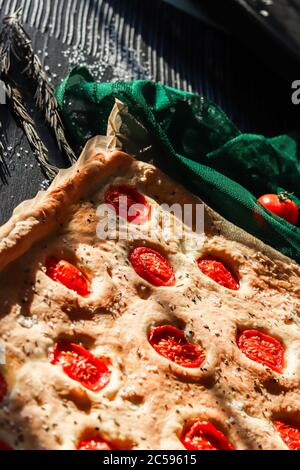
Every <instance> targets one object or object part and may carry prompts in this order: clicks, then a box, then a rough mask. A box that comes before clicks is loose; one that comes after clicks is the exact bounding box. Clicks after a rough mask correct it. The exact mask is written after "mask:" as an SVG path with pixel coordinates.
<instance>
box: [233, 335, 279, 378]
mask: <svg viewBox="0 0 300 470" xmlns="http://www.w3.org/2000/svg"><path fill="white" fill-rule="evenodd" d="M237 344H238V347H239V348H240V349H241V351H242V352H243V353H244V354H245V355H246V356H247V357H248V358H249V359H251V360H252V361H256V362H259V363H260V364H263V365H264V366H267V367H269V368H270V369H272V370H274V371H275V372H278V373H279V374H281V373H282V369H283V360H284V348H283V346H282V344H281V343H280V341H278V340H277V339H275V338H272V336H268V335H265V334H264V333H261V332H260V331H258V330H245V331H243V332H241V333H240V334H239V336H238V340H237Z"/></svg>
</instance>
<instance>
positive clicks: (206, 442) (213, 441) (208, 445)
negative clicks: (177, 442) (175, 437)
mask: <svg viewBox="0 0 300 470" xmlns="http://www.w3.org/2000/svg"><path fill="white" fill-rule="evenodd" d="M181 442H182V444H183V445H184V447H185V448H186V449H188V450H233V447H232V445H231V444H230V442H229V441H228V440H227V439H226V437H225V436H224V434H223V433H222V432H221V431H219V429H217V428H216V427H215V426H214V425H213V424H211V423H210V422H208V421H194V422H193V423H191V425H190V426H189V427H188V428H187V429H186V430H185V432H184V433H183V436H182V437H181Z"/></svg>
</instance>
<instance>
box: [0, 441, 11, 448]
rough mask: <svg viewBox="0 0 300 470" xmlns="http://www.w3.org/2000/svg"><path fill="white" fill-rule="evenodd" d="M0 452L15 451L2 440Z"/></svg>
mask: <svg viewBox="0 0 300 470" xmlns="http://www.w3.org/2000/svg"><path fill="white" fill-rule="evenodd" d="M0 450H14V449H13V448H12V447H11V446H10V445H9V444H7V443H6V442H4V441H2V440H1V439H0Z"/></svg>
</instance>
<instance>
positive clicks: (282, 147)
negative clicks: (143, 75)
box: [56, 67, 300, 262]
mask: <svg viewBox="0 0 300 470" xmlns="http://www.w3.org/2000/svg"><path fill="white" fill-rule="evenodd" d="M56 98H57V100H58V103H59V105H60V107H61V111H62V116H63V119H64V123H65V125H66V127H67V129H68V131H69V133H70V134H71V136H72V138H73V139H74V140H75V141H76V142H77V143H78V144H79V145H83V144H84V143H85V142H86V140H87V139H89V138H90V137H92V136H93V135H96V134H105V133H106V128H107V120H108V116H109V114H110V112H111V109H112V107H113V105H114V102H115V99H116V98H118V99H119V100H121V101H123V102H124V103H125V104H126V105H127V106H128V108H129V112H130V113H131V114H132V115H134V116H135V117H136V119H137V120H139V121H140V122H141V123H142V124H143V125H144V127H146V128H147V130H148V131H149V133H150V135H151V136H152V139H153V143H154V145H155V147H156V148H157V151H158V154H159V155H160V159H161V163H162V167H163V169H164V170H165V171H166V168H167V169H168V168H169V169H170V173H171V174H172V175H173V176H174V174H175V176H176V177H178V179H179V180H180V181H181V182H183V183H184V184H185V186H186V187H187V188H188V189H189V190H191V191H192V192H194V193H196V194H198V195H199V196H200V197H201V198H202V199H203V200H204V201H205V202H206V203H207V204H208V205H210V206H211V207H212V208H213V209H215V210H216V211H217V212H219V214H221V215H222V216H223V217H225V218H226V219H228V220H230V221H231V222H233V223H234V224H236V225H238V226H239V227H242V228H243V229H245V230H246V231H248V232H250V233H252V234H253V235H255V236H256V237H258V238H260V239H261V240H263V241H264V242H265V243H267V244H269V245H271V246H273V247H274V248H276V249H277V250H279V251H281V252H282V253H283V254H285V255H287V256H290V257H291V258H294V259H295V260H297V261H298V262H300V228H299V226H298V227H295V226H293V225H291V224H289V223H288V222H285V221H284V220H283V219H281V218H279V217H276V216H274V215H273V214H271V213H270V212H268V211H265V210H264V209H263V208H262V207H261V206H260V205H258V204H257V203H256V199H257V197H259V196H261V195H262V194H265V193H273V192H275V193H276V192H280V191H288V192H290V193H293V194H292V196H291V198H292V199H293V200H294V201H295V202H296V203H297V205H298V207H299V208H300V184H299V183H300V162H299V150H298V142H297V136H294V137H293V136H292V135H280V136H278V137H273V138H266V137H264V136H262V135H256V134H245V133H241V132H240V130H239V129H238V128H237V127H236V126H235V125H234V124H233V123H232V122H231V120H230V119H229V118H228V117H227V116H226V114H225V113H224V112H223V111H222V110H221V109H220V108H219V107H218V106H216V105H215V104H214V103H212V102H211V101H209V100H207V99H206V98H204V97H202V96H199V95H197V94H193V93H188V92H184V91H180V90H176V89H173V88H171V87H168V86H163V85H161V84H159V83H153V82H151V81H147V80H137V81H131V82H115V83H97V82H95V81H94V80H93V78H92V76H91V75H90V73H89V72H88V70H87V69H86V68H84V67H76V68H75V69H74V70H73V71H72V72H71V73H70V74H69V75H68V76H67V77H66V78H65V80H64V81H63V82H62V83H61V85H60V86H59V87H58V88H57V90H56ZM171 170H172V171H171ZM255 210H256V211H258V212H259V213H260V214H262V216H261V217H255V216H254V211H255ZM262 217H263V218H262Z"/></svg>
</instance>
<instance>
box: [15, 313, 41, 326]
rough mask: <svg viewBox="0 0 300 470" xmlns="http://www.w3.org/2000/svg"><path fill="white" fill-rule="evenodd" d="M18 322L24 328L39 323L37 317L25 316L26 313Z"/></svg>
mask: <svg viewBox="0 0 300 470" xmlns="http://www.w3.org/2000/svg"><path fill="white" fill-rule="evenodd" d="M17 322H18V323H19V325H21V326H22V327H23V328H32V327H33V326H34V325H36V324H37V323H38V320H37V318H36V317H35V318H34V317H24V315H21V316H20V317H19V318H18V319H17Z"/></svg>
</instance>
